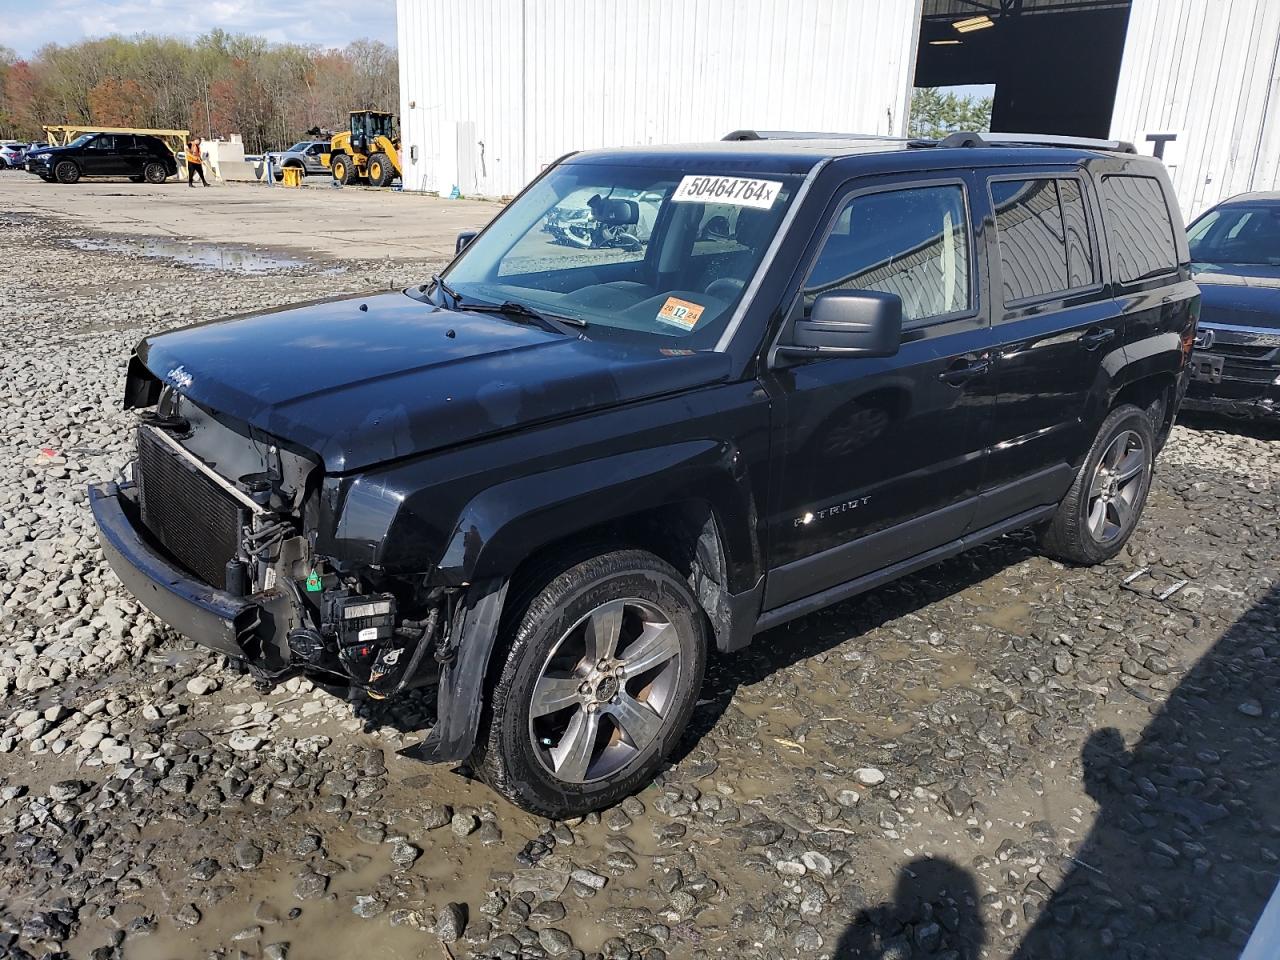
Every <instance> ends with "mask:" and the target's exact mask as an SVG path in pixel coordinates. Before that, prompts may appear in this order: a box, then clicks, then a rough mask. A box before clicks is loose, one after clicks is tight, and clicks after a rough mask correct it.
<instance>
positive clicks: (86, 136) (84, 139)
mask: <svg viewBox="0 0 1280 960" xmlns="http://www.w3.org/2000/svg"><path fill="white" fill-rule="evenodd" d="M96 136H97V134H96V133H82V134H80V136H78V137H76V138H75V139H74V140H72V141H71V142H70V143H68V144H67V146H68V147H83V146H84V145H85V144H86V143H88V142H89V141H90V140H92V139H93V138H94V137H96Z"/></svg>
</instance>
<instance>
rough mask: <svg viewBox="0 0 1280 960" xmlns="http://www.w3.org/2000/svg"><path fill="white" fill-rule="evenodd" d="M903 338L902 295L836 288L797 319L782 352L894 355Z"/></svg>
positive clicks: (835, 355)
mask: <svg viewBox="0 0 1280 960" xmlns="http://www.w3.org/2000/svg"><path fill="white" fill-rule="evenodd" d="M901 341H902V298H901V297H899V296H898V295H897V294H896V293H880V292H879V291H876V290H832V291H831V292H829V293H823V294H820V295H819V296H818V299H817V300H815V301H814V303H813V309H812V310H811V311H810V313H809V316H808V318H807V319H800V320H797V321H796V322H795V324H794V326H793V327H792V331H791V337H790V341H789V342H787V343H782V344H779V345H778V352H780V353H784V354H786V355H788V356H791V357H822V356H831V357H891V356H893V355H894V354H896V353H897V352H898V346H899V344H900V343H901Z"/></svg>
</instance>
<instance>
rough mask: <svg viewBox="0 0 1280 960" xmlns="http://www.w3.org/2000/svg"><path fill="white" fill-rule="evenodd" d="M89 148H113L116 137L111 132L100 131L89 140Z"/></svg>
mask: <svg viewBox="0 0 1280 960" xmlns="http://www.w3.org/2000/svg"><path fill="white" fill-rule="evenodd" d="M88 147H89V149H90V150H114V149H115V148H116V138H115V136H114V135H113V134H109V133H100V134H98V136H96V137H94V138H93V139H92V140H90V141H89V143H88Z"/></svg>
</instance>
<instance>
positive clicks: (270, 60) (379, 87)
mask: <svg viewBox="0 0 1280 960" xmlns="http://www.w3.org/2000/svg"><path fill="white" fill-rule="evenodd" d="M399 103H400V93H399V64H398V60H397V57H396V51H395V50H394V49H392V48H391V47H389V46H387V45H386V44H385V43H381V42H379V41H376V40H356V41H353V42H352V43H350V44H348V45H347V46H345V47H343V48H341V49H321V48H319V47H310V46H301V45H298V44H291V43H283V44H282V43H268V42H267V41H266V40H263V39H262V38H261V37H253V36H245V35H240V34H229V33H225V32H223V31H221V30H214V31H212V32H210V33H207V34H205V35H203V36H201V37H199V38H198V39H196V40H183V39H179V38H176V37H162V36H150V35H146V34H144V35H141V36H136V37H131V38H125V37H105V38H102V39H98V40H85V41H82V42H80V43H73V44H69V45H66V46H63V45H60V44H48V45H46V46H44V47H41V48H40V50H38V51H37V52H36V54H35V55H34V56H33V57H31V58H30V59H21V58H19V57H18V56H17V55H16V54H15V53H14V52H13V51H12V50H9V49H6V48H4V47H0V138H3V139H13V140H36V139H40V138H41V137H42V131H41V125H42V124H46V123H47V124H60V123H70V124H85V125H92V124H98V125H100V126H104V127H155V128H165V129H184V130H190V131H191V132H192V134H193V135H196V136H201V137H212V136H223V137H229V136H230V135H231V134H233V133H238V134H240V135H241V136H242V137H243V138H244V143H245V151H246V152H249V153H259V152H261V151H263V150H271V149H278V148H281V147H285V146H288V145H289V144H291V143H294V142H295V141H297V140H299V139H301V138H303V137H305V136H306V135H307V131H308V130H312V129H314V128H317V127H319V128H322V129H342V128H344V127H345V126H346V123H347V112H348V111H350V110H363V109H374V110H388V111H391V112H393V113H394V112H397V111H398V109H399Z"/></svg>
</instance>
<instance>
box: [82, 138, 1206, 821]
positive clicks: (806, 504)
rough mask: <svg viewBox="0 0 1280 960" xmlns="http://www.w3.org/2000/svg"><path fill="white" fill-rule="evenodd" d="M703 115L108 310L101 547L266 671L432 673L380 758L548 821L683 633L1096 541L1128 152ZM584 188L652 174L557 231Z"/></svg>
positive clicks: (731, 647) (1135, 276) (128, 576)
mask: <svg viewBox="0 0 1280 960" xmlns="http://www.w3.org/2000/svg"><path fill="white" fill-rule="evenodd" d="M738 136H739V137H742V136H750V137H752V138H753V139H748V140H737V141H735V142H721V143H715V144H706V145H696V146H684V147H659V148H654V147H649V148H636V149H628V150H609V151H596V152H590V153H579V154H574V155H571V156H569V157H566V158H564V159H563V160H561V161H559V162H558V163H556V164H554V165H553V166H552V167H551V168H550V169H549V170H547V171H546V172H545V173H544V174H543V175H541V176H540V177H539V178H538V179H537V180H535V181H534V182H533V183H532V184H531V185H530V186H529V187H528V188H527V189H526V190H525V191H524V192H523V193H522V194H521V195H520V196H519V197H518V198H517V199H516V200H515V201H513V202H512V203H511V204H510V205H509V206H507V207H506V209H505V210H504V211H503V212H502V213H501V214H500V215H499V216H498V217H497V218H496V219H495V220H494V221H493V222H492V223H491V224H489V226H488V227H487V228H486V229H485V230H484V231H483V232H482V233H480V234H479V235H478V236H474V239H471V240H470V243H469V244H468V245H466V246H465V249H464V250H463V251H462V253H461V254H460V256H458V257H457V258H456V259H455V260H454V262H453V263H452V264H451V265H450V267H449V269H448V270H447V271H446V273H445V274H444V276H443V278H433V279H432V282H431V283H424V284H423V285H421V286H418V287H413V288H410V289H408V290H406V291H404V292H403V293H382V294H376V295H370V296H367V297H346V298H342V299H336V300H332V301H325V302H320V303H315V304H310V305H305V306H301V307H298V308H296V309H290V310H284V311H278V312H274V313H267V314H261V315H257V316H246V317H238V318H232V319H228V320H220V321H216V322H212V323H204V324H200V325H197V326H193V327H189V328H186V329H184V330H178V331H174V332H170V333H165V334H161V335H158V336H154V337H149V338H147V339H145V340H143V341H142V342H141V343H140V344H139V345H138V347H137V351H136V354H135V356H134V357H133V359H132V360H131V361H130V364H129V372H128V378H127V385H126V396H125V405H126V406H127V407H139V408H147V409H146V412H145V413H143V414H142V421H141V423H140V425H139V428H138V441H137V459H136V461H135V462H134V463H133V465H132V473H131V476H130V478H129V479H127V480H122V481H121V482H119V483H105V484H100V485H97V486H94V487H92V488H91V490H90V498H91V501H92V507H93V512H94V514H95V516H96V519H97V523H98V526H99V529H100V533H101V539H102V545H103V548H104V550H105V552H106V555H107V557H108V558H109V560H110V562H111V564H112V566H113V567H114V568H115V570H116V572H117V573H118V574H119V576H120V578H121V580H122V581H123V582H124V583H125V585H126V586H127V587H129V588H130V589H131V590H132V591H133V592H134V594H135V595H136V596H137V597H139V598H140V599H141V600H142V601H143V602H144V603H145V604H146V605H147V606H148V607H150V608H151V609H152V610H153V611H155V613H156V614H157V615H158V616H160V617H161V618H163V619H165V620H167V621H168V622H169V623H171V624H172V625H174V626H175V627H176V628H177V629H179V630H181V631H182V632H184V633H186V634H187V635H189V636H191V637H193V638H195V639H196V640H199V641H200V642H202V643H204V644H206V645H208V646H210V647H212V648H214V649H216V650H220V651H222V652H223V653H225V654H227V655H228V656H230V657H233V658H236V659H237V660H238V661H241V662H243V663H244V664H245V665H246V666H247V668H248V669H249V670H251V671H252V672H253V673H254V674H255V675H256V676H257V677H259V678H260V679H262V680H263V681H264V682H270V681H271V680H275V679H279V678H281V677H284V676H287V675H290V674H292V673H296V672H299V671H305V672H308V673H311V674H313V675H318V676H321V677H324V678H327V679H328V680H329V681H330V682H337V683H342V684H347V685H350V686H351V687H354V688H357V689H359V690H362V691H365V692H367V693H368V694H369V695H370V696H374V697H379V698H385V697H395V696H397V695H398V694H400V693H401V692H403V691H404V690H405V689H406V688H408V687H410V686H413V685H418V684H427V683H436V684H438V707H437V712H438V716H437V719H436V723H435V725H434V727H433V729H432V730H431V733H430V735H429V736H428V737H427V739H426V741H425V742H424V743H422V744H419V745H417V746H415V747H413V748H410V749H409V750H408V751H406V752H407V753H408V754H409V755H410V756H414V757H418V758H421V759H424V760H436V761H439V760H460V759H463V758H466V757H470V758H471V762H472V765H473V767H474V768H475V769H476V770H477V771H479V772H480V774H481V775H482V776H484V777H485V778H486V780H487V781H488V782H489V783H490V784H491V785H492V786H493V787H494V788H495V789H496V790H498V791H499V792H501V793H502V794H504V795H505V796H507V797H508V798H510V799H511V800H513V801H514V802H516V803H518V804H521V805H523V806H524V807H526V808H528V809H530V810H534V811H539V812H541V813H543V814H547V815H551V816H564V815H569V814H573V813H581V812H583V811H587V810H591V809H594V808H598V807H601V806H605V805H607V804H610V803H613V802H616V801H618V800H619V799H621V798H622V797H624V796H626V795H627V794H628V793H630V792H632V791H634V790H636V789H638V788H639V787H641V786H643V785H644V784H645V783H647V782H648V781H649V779H650V778H651V777H652V775H653V773H654V771H655V769H656V768H657V767H658V766H659V765H660V764H661V763H662V761H663V759H664V757H665V756H666V755H667V753H668V751H669V750H670V749H671V748H672V746H673V745H674V744H675V742H676V741H677V739H678V738H679V737H680V735H681V732H682V730H683V728H684V727H685V724H686V722H687V721H688V719H689V717H690V714H691V712H692V711H693V708H694V705H695V703H696V700H697V697H698V688H699V684H700V683H701V681H702V676H703V667H704V664H705V662H706V658H707V653H708V649H709V647H710V645H711V644H713V643H714V644H715V645H716V647H717V648H718V649H719V650H721V651H724V652H726V653H731V652H732V651H736V650H740V649H741V648H743V647H744V646H746V645H747V644H748V643H750V642H751V641H752V637H753V636H755V635H757V634H759V633H760V632H761V631H763V630H766V629H768V628H770V627H774V626H777V625H778V624H781V623H784V622H786V621H788V620H791V619H793V618H795V617H800V616H803V615H804V614H806V613H809V612H810V611H814V610H818V609H820V608H822V607H825V606H827V605H829V604H832V603H835V602H836V601H839V600H843V599H845V598H847V597H851V596H853V595H855V594H857V593H859V592H861V591H864V590H867V589H869V588H871V587H874V586H876V585H878V584H881V583H884V582H886V581H888V580H891V579H893V578H895V577H898V576H901V575H903V574H905V573H908V572H910V571H913V570H918V569H920V568H921V567H924V566H927V565H928V564H931V563H933V562H935V561H937V560H939V559H941V558H943V557H947V556H950V555H952V554H955V553H957V552H959V551H961V550H964V549H966V548H967V547H969V546H972V545H974V544H977V543H981V542H983V541H985V540H990V539H992V538H994V537H998V536H1000V535H1001V534H1003V533H1006V532H1008V531H1011V530H1015V529H1018V528H1020V527H1028V526H1034V527H1036V528H1037V529H1038V530H1039V531H1040V536H1041V542H1042V543H1043V545H1044V549H1045V551H1046V552H1047V553H1049V554H1050V555H1052V556H1054V557H1058V558H1060V559H1062V560H1066V561H1069V562H1073V563H1095V562H1098V561H1101V560H1105V559H1107V558H1108V557H1111V556H1114V555H1115V554H1116V553H1117V552H1118V551H1119V550H1120V549H1121V547H1122V545H1123V544H1124V543H1125V541H1126V539H1127V538H1128V537H1129V535H1130V533H1131V532H1132V531H1133V528H1134V525H1135V524H1136V522H1137V520H1138V516H1139V514H1140V513H1141V511H1142V507H1143V504H1144V502H1145V500H1146V496H1147V489H1148V484H1149V482H1150V478H1151V472H1152V464H1153V459H1154V457H1155V455H1156V452H1157V451H1158V449H1159V447H1160V444H1161V443H1162V442H1163V440H1164V438H1165V436H1166V435H1167V434H1168V431H1169V429H1170V426H1171V424H1172V422H1173V419H1174V415H1175V413H1176V411H1177V409H1178V404H1179V402H1180V400H1181V398H1182V394H1183V390H1184V387H1185V383H1186V375H1187V370H1188V365H1187V362H1188V357H1189V355H1190V352H1191V342H1192V339H1193V337H1194V330H1195V316H1196V312H1197V310H1198V303H1199V293H1198V291H1197V289H1196V286H1195V284H1194V283H1193V282H1192V280H1191V273H1190V267H1189V257H1188V252H1187V243H1186V239H1185V234H1184V231H1183V228H1182V224H1181V222H1180V218H1179V216H1178V212H1177V207H1176V205H1175V204H1174V201H1173V199H1172V197H1173V195H1172V193H1171V190H1170V187H1169V183H1168V180H1167V178H1166V176H1165V172H1164V169H1163V168H1162V166H1161V165H1160V164H1159V163H1158V162H1156V161H1153V160H1151V159H1147V158H1142V157H1139V156H1137V155H1135V154H1133V153H1132V152H1131V151H1132V148H1128V147H1126V146H1125V145H1122V144H1118V143H1111V142H1107V143H1101V142H1090V143H1075V144H1072V145H1066V146H1063V145H1058V146H1049V147H1046V146H1040V145H1028V144H1025V143H1022V144H1015V143H1006V142H1002V141H998V140H997V138H994V137H990V138H983V137H978V136H975V135H963V136H953V137H951V138H948V139H947V140H944V141H942V142H940V143H933V142H906V141H891V140H883V139H868V138H824V139H819V138H803V137H799V136H796V137H791V138H778V139H768V138H762V137H759V136H758V135H755V134H738ZM1024 139H1025V138H1024ZM583 191H588V192H589V194H590V196H591V198H592V202H591V204H590V208H591V210H592V215H593V216H594V217H596V218H597V219H599V220H600V221H601V222H602V223H603V224H605V225H608V226H616V227H629V226H634V225H635V224H636V222H637V219H638V217H639V214H640V211H639V209H638V203H637V201H636V200H635V199H634V197H636V196H638V195H645V196H651V195H653V194H658V195H660V196H661V197H662V201H661V204H660V205H659V209H658V211H657V214H656V217H655V219H654V222H653V225H652V229H651V230H649V231H648V233H647V235H646V237H645V240H644V242H643V243H638V244H634V245H628V246H626V247H612V246H610V247H604V248H599V249H585V248H576V247H566V246H564V245H563V244H559V243H556V241H555V238H554V237H552V236H550V235H548V234H547V233H546V231H544V230H543V229H542V227H543V224H544V221H545V220H546V218H547V216H548V215H549V213H551V212H552V211H554V210H555V209H556V207H557V205H558V204H559V203H561V202H562V201H563V199H564V198H565V197H567V196H569V195H571V194H575V195H578V194H581V193H582V192H583ZM465 239H467V238H465V237H464V238H460V246H461V245H462V242H463V240H465ZM773 642H778V641H777V638H775V639H774V641H773Z"/></svg>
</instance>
